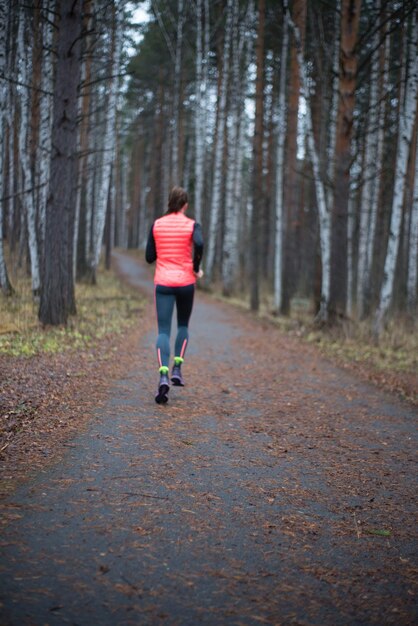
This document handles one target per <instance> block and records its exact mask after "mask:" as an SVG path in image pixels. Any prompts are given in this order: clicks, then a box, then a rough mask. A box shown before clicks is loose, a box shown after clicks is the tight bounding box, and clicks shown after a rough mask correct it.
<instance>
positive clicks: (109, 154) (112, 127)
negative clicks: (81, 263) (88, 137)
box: [91, 3, 123, 283]
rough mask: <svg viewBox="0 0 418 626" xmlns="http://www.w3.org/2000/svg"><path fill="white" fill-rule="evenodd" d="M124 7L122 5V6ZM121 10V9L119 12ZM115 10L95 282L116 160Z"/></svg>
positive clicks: (117, 21) (117, 30) (93, 263)
mask: <svg viewBox="0 0 418 626" xmlns="http://www.w3.org/2000/svg"><path fill="white" fill-rule="evenodd" d="M122 4H123V3H122ZM119 11H120V9H119ZM119 11H118V9H117V8H116V7H114V29H113V36H112V54H111V59H112V63H111V74H110V78H109V93H108V96H107V99H106V107H105V113H104V115H105V123H104V131H103V147H104V148H103V164H102V166H101V168H100V171H101V178H100V185H99V188H98V193H97V201H96V207H95V208H96V211H95V215H94V224H93V241H92V246H93V249H92V256H91V273H92V280H93V282H94V283H95V282H96V273H97V268H98V265H99V261H100V254H101V248H102V242H103V232H104V226H105V220H106V210H107V204H108V198H109V186H110V180H111V171H112V164H113V161H114V158H115V145H116V134H115V133H116V102H117V94H118V85H119V65H120V54H121V36H122V24H121V16H120V13H119Z"/></svg>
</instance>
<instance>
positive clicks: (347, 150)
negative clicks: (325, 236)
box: [329, 0, 361, 321]
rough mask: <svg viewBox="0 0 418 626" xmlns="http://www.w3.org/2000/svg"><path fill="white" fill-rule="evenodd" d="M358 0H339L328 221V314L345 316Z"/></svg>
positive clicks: (333, 318)
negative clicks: (336, 95) (336, 99)
mask: <svg viewBox="0 0 418 626" xmlns="http://www.w3.org/2000/svg"><path fill="white" fill-rule="evenodd" d="M360 5H361V0H343V2H342V13H341V46H340V77H339V105H338V118H337V138H336V146H335V179H334V205H333V212H332V225H331V290H330V302H329V307H330V317H331V320H332V321H334V320H335V319H336V318H337V317H338V316H345V314H346V307H347V256H348V254H347V245H348V243H347V220H348V202H349V196H350V164H351V158H352V157H351V137H352V126H353V113H354V103H355V89H356V74H357V52H356V43H357V33H358V25H359V21H360Z"/></svg>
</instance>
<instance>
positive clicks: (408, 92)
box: [373, 15, 418, 338]
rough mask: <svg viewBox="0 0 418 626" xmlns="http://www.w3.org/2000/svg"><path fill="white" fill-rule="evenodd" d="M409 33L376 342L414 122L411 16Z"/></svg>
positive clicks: (388, 297) (417, 69) (417, 36)
mask: <svg viewBox="0 0 418 626" xmlns="http://www.w3.org/2000/svg"><path fill="white" fill-rule="evenodd" d="M411 32H412V37H411V40H410V44H409V51H408V60H409V68H408V69H409V71H408V72H407V81H406V85H405V90H404V101H403V103H402V105H401V110H400V119H399V131H398V142H397V156H396V166H395V184H394V190H393V199H392V212H391V220H390V230H389V238H388V244H387V249H386V257H385V266H384V273H383V282H382V286H381V289H380V297H379V305H378V307H377V310H376V313H375V316H374V320H373V332H374V335H375V337H376V338H378V337H379V335H380V334H381V332H382V329H383V323H384V320H385V317H386V315H387V313H388V311H389V307H390V305H391V302H392V296H393V287H394V282H395V269H396V262H397V258H398V250H399V243H400V238H401V226H402V208H403V204H404V195H405V185H406V178H407V168H408V158H409V153H410V144H411V138H412V133H413V127H414V119H415V115H416V109H417V106H418V33H417V16H416V15H414V18H413V20H412V29H411Z"/></svg>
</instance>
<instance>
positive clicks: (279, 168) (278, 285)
mask: <svg viewBox="0 0 418 626" xmlns="http://www.w3.org/2000/svg"><path fill="white" fill-rule="evenodd" d="M286 5H287V3H286ZM288 47H289V27H288V18H287V6H285V12H284V16H283V33H282V52H281V55H280V87H279V104H278V111H277V120H278V121H277V148H276V150H277V157H276V202H275V218H276V220H275V243H274V309H275V311H276V312H278V311H280V310H281V308H282V303H283V276H282V272H283V224H284V205H283V196H284V185H283V180H284V167H285V158H284V157H285V139H286V76H287V53H288Z"/></svg>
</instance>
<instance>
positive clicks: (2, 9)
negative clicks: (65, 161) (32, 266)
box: [0, 0, 13, 296]
mask: <svg viewBox="0 0 418 626" xmlns="http://www.w3.org/2000/svg"><path fill="white" fill-rule="evenodd" d="M6 4H7V0H0V76H4V75H5V73H6V72H5V69H6V40H7V19H6ZM6 104H7V84H6V81H5V80H1V79H0V137H4V135H5V132H4V131H5V126H6V124H5V121H6ZM5 152H6V145H5V143H4V144H3V143H2V144H1V145H0V288H1V290H2V292H3V294H4V295H6V296H8V295H11V293H12V292H13V288H12V285H11V282H10V279H9V274H8V272H7V266H6V260H5V258H4V248H3V221H4V205H5V201H4V197H3V196H4V185H3V181H4V178H5V176H4V175H5V171H4V170H5V167H4V163H5V158H4V157H5Z"/></svg>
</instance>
